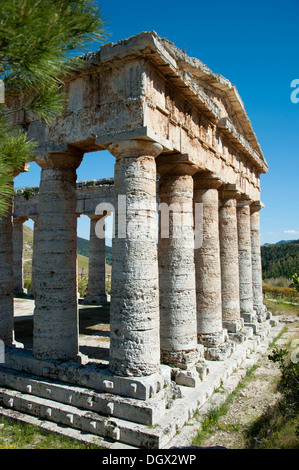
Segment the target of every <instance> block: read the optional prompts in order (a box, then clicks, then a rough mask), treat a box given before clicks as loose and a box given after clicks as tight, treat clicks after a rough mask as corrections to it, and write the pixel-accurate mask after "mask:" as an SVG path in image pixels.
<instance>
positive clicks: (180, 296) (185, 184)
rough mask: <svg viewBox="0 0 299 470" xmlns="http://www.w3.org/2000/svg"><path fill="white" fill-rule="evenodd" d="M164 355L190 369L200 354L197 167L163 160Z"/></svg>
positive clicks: (167, 361)
mask: <svg viewBox="0 0 299 470" xmlns="http://www.w3.org/2000/svg"><path fill="white" fill-rule="evenodd" d="M157 171H158V173H159V175H160V179H159V209H160V211H159V291H160V341H161V361H162V362H163V363H165V364H169V365H173V366H177V367H180V368H182V369H186V368H188V367H190V366H193V365H194V364H195V362H196V361H197V358H198V352H197V334H196V331H197V320H196V291H195V265H194V233H193V225H194V222H193V178H192V173H195V172H196V171H197V169H196V167H195V168H194V167H192V166H191V165H188V164H187V165H186V164H184V163H178V164H176V165H159V164H158V166H157Z"/></svg>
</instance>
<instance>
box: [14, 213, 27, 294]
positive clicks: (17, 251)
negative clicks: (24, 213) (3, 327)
mask: <svg viewBox="0 0 299 470" xmlns="http://www.w3.org/2000/svg"><path fill="white" fill-rule="evenodd" d="M25 220H26V218H21V219H14V221H13V271H14V294H17V295H18V294H24V293H25V291H24V281H23V223H24V221H25Z"/></svg>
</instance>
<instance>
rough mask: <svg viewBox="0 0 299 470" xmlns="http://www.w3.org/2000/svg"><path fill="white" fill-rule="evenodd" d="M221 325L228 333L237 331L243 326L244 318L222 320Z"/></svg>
mask: <svg viewBox="0 0 299 470" xmlns="http://www.w3.org/2000/svg"><path fill="white" fill-rule="evenodd" d="M222 326H223V328H225V329H226V330H227V331H228V333H238V332H239V331H241V330H242V328H243V326H244V320H243V318H241V319H240V320H226V321H223V322H222Z"/></svg>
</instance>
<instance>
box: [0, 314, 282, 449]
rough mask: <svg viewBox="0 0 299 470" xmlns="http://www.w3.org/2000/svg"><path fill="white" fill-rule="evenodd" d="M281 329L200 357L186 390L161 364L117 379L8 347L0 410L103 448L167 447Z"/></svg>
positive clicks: (272, 325) (0, 376)
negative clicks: (222, 353) (225, 353)
mask: <svg viewBox="0 0 299 470" xmlns="http://www.w3.org/2000/svg"><path fill="white" fill-rule="evenodd" d="M282 327H283V324H282V323H279V322H278V321H277V320H276V318H269V319H267V320H266V321H264V322H263V323H260V324H259V331H258V333H252V334H251V335H250V334H249V335H247V337H246V338H245V340H244V341H243V342H240V343H235V346H234V351H233V353H232V354H231V355H230V357H228V358H226V359H225V360H223V361H208V360H207V361H206V371H205V374H204V375H203V376H202V380H201V381H200V382H197V383H196V384H194V386H193V387H190V386H184V385H178V384H177V383H176V382H175V381H174V380H171V379H172V375H173V374H171V368H170V367H168V366H163V365H162V366H161V371H160V374H153V375H152V376H148V377H132V378H127V377H126V378H123V377H117V376H115V375H112V374H110V373H109V371H108V369H105V368H103V367H101V366H99V364H97V363H88V364H78V363H75V362H71V361H67V362H62V361H39V360H37V359H35V358H34V357H33V356H32V353H31V351H29V350H25V349H20V348H14V347H8V348H6V349H5V363H4V364H1V365H0V414H2V415H3V416H6V417H10V418H13V419H17V420H22V421H25V422H30V423H33V424H36V425H38V426H39V427H40V428H41V429H44V430H48V431H52V432H56V433H59V434H63V435H67V436H71V437H74V438H75V439H78V440H82V441H84V442H88V443H94V444H97V445H100V446H102V447H105V448H109V449H116V448H123V449H125V448H136V449H138V448H143V449H167V448H170V447H171V446H172V444H173V443H176V444H175V445H178V442H177V439H178V438H179V437H180V436H181V432H182V436H181V439H183V436H184V430H186V429H187V428H188V426H185V424H186V423H188V422H189V421H190V419H192V417H193V415H194V413H195V411H196V410H201V409H204V407H206V406H207V405H208V404H209V402H211V403H215V400H214V401H213V397H215V396H219V394H217V393H216V395H215V391H216V390H217V389H218V388H219V387H220V386H221V385H223V386H224V385H225V384H227V387H226V390H229V391H230V392H231V391H233V389H234V388H235V387H236V386H237V384H238V381H239V380H241V378H242V377H243V376H244V375H245V374H246V367H249V366H252V365H253V363H254V362H255V361H257V360H258V355H257V354H256V350H257V349H258V348H261V347H263V345H264V346H267V345H268V344H269V342H270V341H271V340H272V339H273V337H275V336H277V335H278V334H279V332H280V331H281V329H282ZM221 395H222V399H224V398H225V394H221ZM218 398H219V397H218ZM178 431H180V434H179V435H178ZM177 435H178V436H177ZM188 439H191V436H189V435H188ZM186 445H187V443H186Z"/></svg>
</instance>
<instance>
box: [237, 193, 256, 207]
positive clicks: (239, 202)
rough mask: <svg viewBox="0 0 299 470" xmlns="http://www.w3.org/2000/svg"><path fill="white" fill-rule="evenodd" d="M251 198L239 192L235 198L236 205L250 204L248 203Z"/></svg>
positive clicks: (244, 205) (250, 201)
mask: <svg viewBox="0 0 299 470" xmlns="http://www.w3.org/2000/svg"><path fill="white" fill-rule="evenodd" d="M252 202H253V201H252V199H250V197H249V196H247V194H244V193H243V194H241V195H240V197H238V199H237V207H246V206H250V204H251V203H252Z"/></svg>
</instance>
